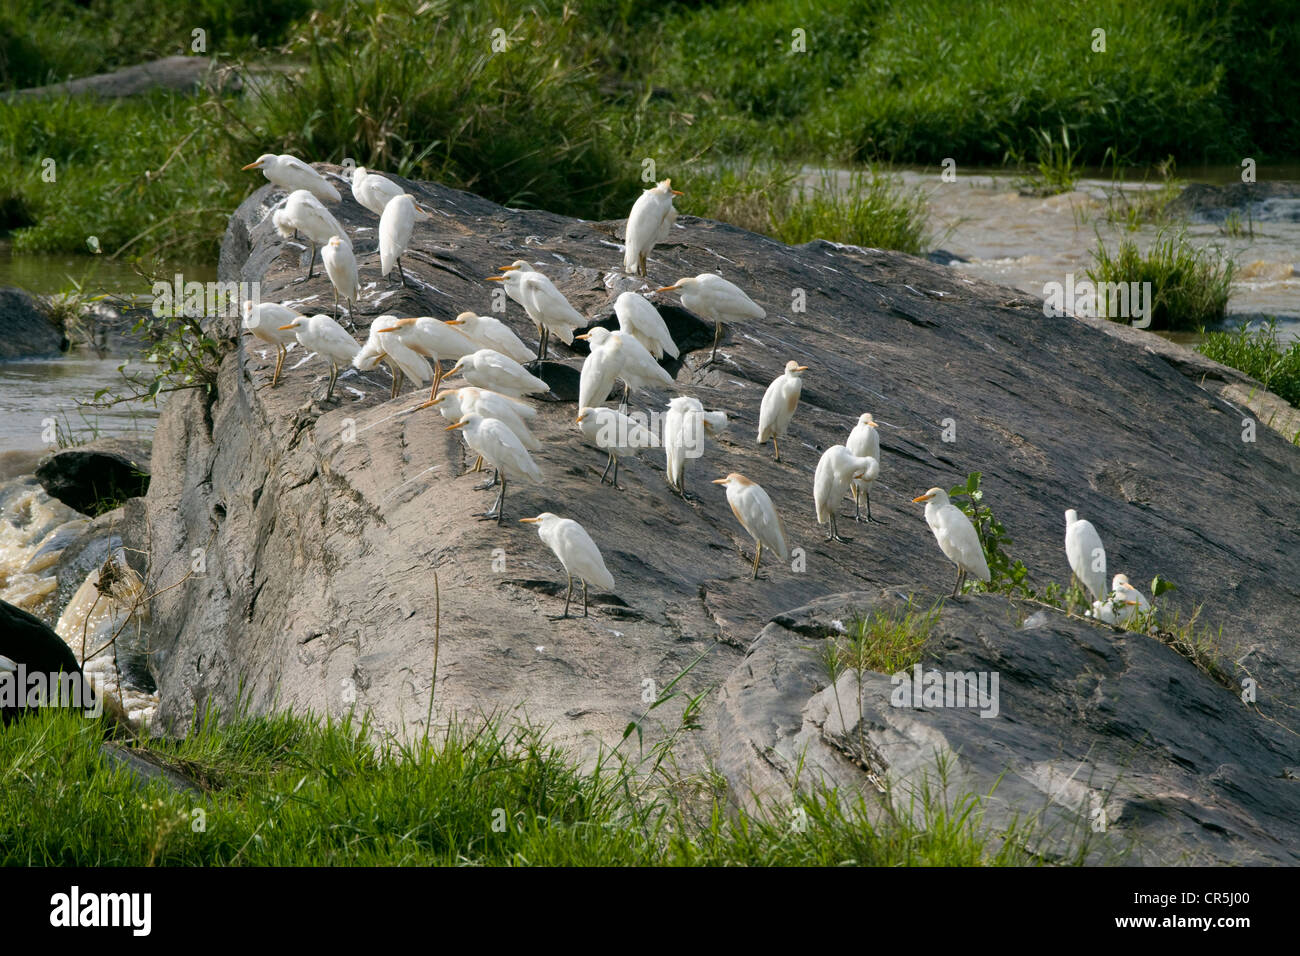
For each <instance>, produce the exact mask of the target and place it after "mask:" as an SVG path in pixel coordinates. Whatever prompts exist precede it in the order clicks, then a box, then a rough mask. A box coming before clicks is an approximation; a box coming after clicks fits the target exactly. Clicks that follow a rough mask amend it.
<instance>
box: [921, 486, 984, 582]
mask: <svg viewBox="0 0 1300 956" xmlns="http://www.w3.org/2000/svg"><path fill="white" fill-rule="evenodd" d="M912 500H913V501H915V502H921V501H924V502H925V523H926V524H928V525H929V526H930V530H931V531H933V532H934V540H935V541H937V542H939V549H940V550H941V551H943V553H944V554H945V555H946V556H947V558H948V560H949V561H951V562H952V563H953V564H955V565H957V583H956V584H955V585H954V586H953V589H952V594H953V597H956V596H957V595H958V594H960V593H961V588H962V585H963V584H964V583H965V582H966V575H967V574H968V573H970V574H974V575H975V577H977V578H979V579H980V580H981V581H983V582H984V583H985V584H987V583H988V581H989V564H988V561H987V560H985V558H984V548H983V547H982V546H981V545H980V537H979V534H977V533H976V531H975V526H974V525H973V524H971V523H970V518H967V517H966V513H965V512H963V511H962V510H961V509H960V508H958V507H957V506H956V505H954V504H953V503H952V502H951V501H949V500H948V492H946V491H944V490H943V489H942V488H931V489H930V490H929V491H927V492H926V493H925V494H923V495H920V496H918V497H916V498H913V499H912Z"/></svg>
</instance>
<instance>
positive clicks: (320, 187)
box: [242, 153, 342, 202]
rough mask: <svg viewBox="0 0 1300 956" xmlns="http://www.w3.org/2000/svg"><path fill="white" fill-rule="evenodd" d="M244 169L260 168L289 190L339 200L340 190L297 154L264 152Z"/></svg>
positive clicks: (322, 199)
mask: <svg viewBox="0 0 1300 956" xmlns="http://www.w3.org/2000/svg"><path fill="white" fill-rule="evenodd" d="M242 168H243V169H260V170H261V171H262V175H263V176H265V177H266V178H267V179H268V180H269V181H270V182H271V184H272V185H273V186H279V187H280V188H281V189H283V190H285V191H287V192H293V191H294V190H295V189H305V190H307V191H308V192H310V193H311V194H312V195H313V196H315V197H316V198H317V199H319V200H321V201H322V202H338V201H339V199H340V198H342V197H340V196H339V191H338V190H337V189H335V188H334V187H333V186H331V185H330V184H329V182H328V180H326V179H325V177H324V176H322V175H321V174H320V173H318V172H316V170H314V169H312V168H311V167H310V166H308V165H307V164H306V163H304V162H303V161H302V160H301V159H299V158H298V157H297V156H291V155H290V154H288V153H281V154H280V155H279V156H276V155H275V154H274V153H263V154H262V155H261V156H259V157H257V159H255V160H253V161H252V162H251V163H249V164H248V165H247V166H244V167H242Z"/></svg>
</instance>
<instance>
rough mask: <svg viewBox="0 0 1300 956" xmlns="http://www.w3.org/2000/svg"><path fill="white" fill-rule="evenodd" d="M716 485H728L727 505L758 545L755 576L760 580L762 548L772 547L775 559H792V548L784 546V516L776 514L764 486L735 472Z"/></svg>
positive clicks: (716, 481) (715, 481)
mask: <svg viewBox="0 0 1300 956" xmlns="http://www.w3.org/2000/svg"><path fill="white" fill-rule="evenodd" d="M713 483H714V484H715V485H726V486H727V504H729V505H731V513H732V514H734V515H735V516H736V520H737V521H739V522H740V525H741V527H743V528H744V529H745V530H746V531H748V532H749V535H750V537H752V538H753V539H754V541H755V542H756V543H757V544H758V548H757V549H756V550H755V552H754V577H753V580H757V579H758V562H759V561H760V560H761V559H762V557H763V546H764V545H767V547H769V548H771V549H772V550H773V551H775V552H776V556H777V557H778V558H780V559H781V560H782V561H784V560H785V559H786V558H787V557H789V556H790V549H789V548H788V547H787V546H786V543H785V527H784V526H783V525H782V524H781V516H780V515H778V514H777V513H776V507H775V506H774V505H773V504H772V499H771V498H769V497H768V496H767V492H766V491H764V490H763V488H762V486H761V485H758V484H756V483H755V482H752V481H750V480H749V479H748V478H746V477H745V476H744V475H741V474H737V473H736V472H734V471H733V472H732V473H731V474H729V475H727V476H726V477H725V478H715V479H714V480H713Z"/></svg>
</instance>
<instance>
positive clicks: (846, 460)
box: [813, 445, 880, 541]
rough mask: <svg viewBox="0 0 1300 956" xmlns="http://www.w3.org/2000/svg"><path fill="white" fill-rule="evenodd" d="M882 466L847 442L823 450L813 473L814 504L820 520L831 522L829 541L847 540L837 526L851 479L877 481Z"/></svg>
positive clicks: (821, 521) (819, 521)
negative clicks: (857, 451)
mask: <svg viewBox="0 0 1300 956" xmlns="http://www.w3.org/2000/svg"><path fill="white" fill-rule="evenodd" d="M879 468H880V465H879V464H878V463H877V462H876V459H874V458H867V457H859V456H858V455H855V454H853V452H851V451H849V450H848V448H846V447H845V446H843V445H832V446H831V447H830V448H827V449H826V451H825V452H824V453H823V454H822V457H821V459H820V460H819V461H818V462H817V472H816V474H815V475H814V476H813V505H814V507H815V509H816V512H817V523H818V524H829V525H830V532H829V533H828V534H827V535H826V540H827V541H845V540H847V539H845V538H841V537H840V533H839V530H838V529H837V528H836V527H835V517H836V515H837V514H838V512H839V510H840V502H841V501H843V500H844V496H845V495H846V494H848V491H849V485H850V483H851V482H853V481H854V480H856V479H858V478H868V477H869V478H870V480H872V481H874V480H875V477H876V472H877V471H878V470H879Z"/></svg>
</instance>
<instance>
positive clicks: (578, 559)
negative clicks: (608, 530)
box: [519, 511, 614, 618]
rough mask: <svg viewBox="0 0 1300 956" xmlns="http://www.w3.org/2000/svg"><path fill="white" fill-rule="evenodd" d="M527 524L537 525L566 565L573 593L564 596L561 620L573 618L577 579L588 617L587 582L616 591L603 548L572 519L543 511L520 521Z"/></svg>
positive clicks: (583, 609) (544, 539) (538, 530)
mask: <svg viewBox="0 0 1300 956" xmlns="http://www.w3.org/2000/svg"><path fill="white" fill-rule="evenodd" d="M519 520H520V521H522V522H523V523H524V524H535V525H537V534H538V535H539V536H540V537H541V539H542V540H543V541H544V542H546V546H547V547H548V548H550V549H551V550H552V551H553V552H555V556H556V557H557V558H559V559H560V564H562V565H564V573H565V574H566V575H567V576H568V578H569V591H568V593H567V594H566V595H565V596H564V613H563V614H561V615H560V618H566V617H568V616H569V601H570V600H571V599H572V598H573V579H574V578H577V579H578V580H579V581H581V582H582V616H583V617H586V616H587V583H588V582H590V583H592V584H594V585H596V587H598V588H602V589H604V590H605V591H612V590H614V577H613V575H611V574H610V573H609V569H608V568H606V567H605V559H604V558H602V557H601V556H600V549H599V548H597V547H596V542H594V541H592V540H591V535H589V534H587V529H586V528H584V527H583V526H582V525H580V524H578V522H576V521H574V520H573V519H572V518H561V517H559V516H558V515H555V514H552V513H551V512H549V511H543V512H542V513H541V514H539V515H538V516H537V517H536V518H520V519H519Z"/></svg>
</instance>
